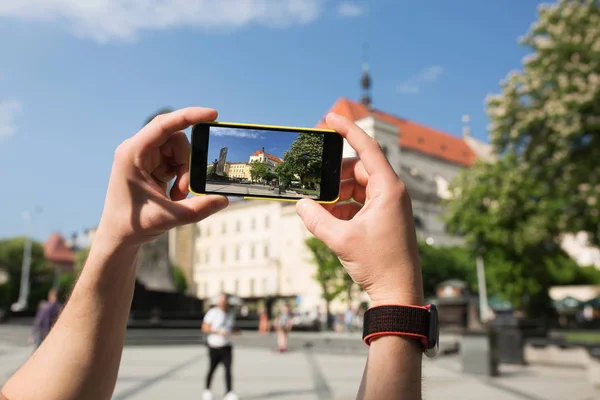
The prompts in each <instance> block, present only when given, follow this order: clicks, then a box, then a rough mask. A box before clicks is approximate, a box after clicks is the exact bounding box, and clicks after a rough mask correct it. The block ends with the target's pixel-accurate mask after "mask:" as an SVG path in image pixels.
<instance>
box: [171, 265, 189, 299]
mask: <svg viewBox="0 0 600 400" xmlns="http://www.w3.org/2000/svg"><path fill="white" fill-rule="evenodd" d="M172 271H173V280H174V282H175V288H176V289H177V292H179V293H185V291H186V290H187V288H188V283H187V279H186V278H185V274H184V273H183V271H182V270H181V268H179V267H175V266H174V267H173V268H172Z"/></svg>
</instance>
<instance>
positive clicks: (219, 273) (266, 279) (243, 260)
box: [194, 201, 347, 311]
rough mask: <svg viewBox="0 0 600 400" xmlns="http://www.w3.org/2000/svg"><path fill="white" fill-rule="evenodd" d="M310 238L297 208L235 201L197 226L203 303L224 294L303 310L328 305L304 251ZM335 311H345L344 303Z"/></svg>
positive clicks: (199, 289) (197, 275)
mask: <svg viewBox="0 0 600 400" xmlns="http://www.w3.org/2000/svg"><path fill="white" fill-rule="evenodd" d="M309 237H311V234H310V233H309V232H308V231H307V230H306V228H305V227H304V224H303V223H302V221H301V220H300V218H299V217H298V215H297V214H296V207H295V204H293V203H292V204H290V203H283V202H267V201H236V202H232V204H230V205H229V207H228V208H227V209H225V210H223V211H221V212H219V213H217V214H215V215H213V216H211V217H210V218H207V219H206V220H204V221H202V222H200V223H199V224H198V229H197V236H196V254H195V260H196V261H195V265H194V281H195V282H196V287H197V294H198V297H199V298H203V299H205V298H210V297H212V296H215V295H216V294H218V293H219V292H221V291H225V292H228V293H232V294H236V295H238V296H240V297H242V298H244V299H250V300H251V299H256V300H258V299H264V298H265V297H267V296H273V297H278V298H288V299H294V300H296V299H297V300H300V301H299V307H300V308H301V309H303V310H307V311H308V310H312V309H314V307H315V306H317V305H318V306H321V309H322V310H324V305H323V302H322V299H321V289H320V287H319V285H318V283H317V282H316V281H315V280H314V278H313V276H314V275H315V272H316V266H315V264H314V263H313V261H312V255H311V253H310V251H309V250H308V248H307V247H306V244H305V242H306V239H308V238H309ZM332 306H333V310H334V311H342V310H345V309H346V308H347V306H346V305H344V303H343V302H342V296H340V300H339V301H337V302H336V303H334V304H333V305H332Z"/></svg>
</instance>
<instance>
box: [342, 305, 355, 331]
mask: <svg viewBox="0 0 600 400" xmlns="http://www.w3.org/2000/svg"><path fill="white" fill-rule="evenodd" d="M344 325H345V327H346V332H352V331H354V312H353V310H352V309H351V308H349V309H347V310H346V313H345V314H344Z"/></svg>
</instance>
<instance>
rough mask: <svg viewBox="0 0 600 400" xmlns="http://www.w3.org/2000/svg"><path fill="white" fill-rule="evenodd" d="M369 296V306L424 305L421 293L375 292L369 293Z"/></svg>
mask: <svg viewBox="0 0 600 400" xmlns="http://www.w3.org/2000/svg"><path fill="white" fill-rule="evenodd" d="M369 297H370V298H371V307H378V306H393V305H407V306H423V305H425V299H424V298H423V294H422V293H418V292H410V291H400V290H398V289H396V290H395V291H386V292H383V293H382V292H376V293H373V294H371V293H369Z"/></svg>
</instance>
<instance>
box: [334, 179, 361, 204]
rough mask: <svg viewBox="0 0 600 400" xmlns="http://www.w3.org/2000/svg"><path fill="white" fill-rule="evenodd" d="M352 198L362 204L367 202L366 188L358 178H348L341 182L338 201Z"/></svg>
mask: <svg viewBox="0 0 600 400" xmlns="http://www.w3.org/2000/svg"><path fill="white" fill-rule="evenodd" d="M351 199H354V200H355V201H358V202H359V203H362V204H364V203H365V199H366V189H365V187H364V186H363V185H361V184H359V183H358V182H357V181H356V179H346V180H344V181H342V183H341V184H340V198H339V200H338V201H340V202H342V201H347V200H351ZM330 211H331V210H330Z"/></svg>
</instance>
